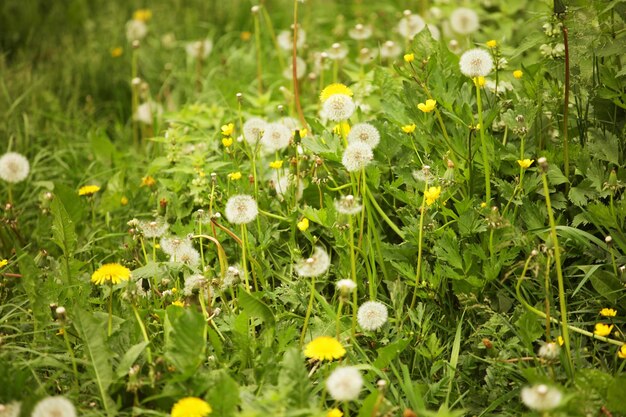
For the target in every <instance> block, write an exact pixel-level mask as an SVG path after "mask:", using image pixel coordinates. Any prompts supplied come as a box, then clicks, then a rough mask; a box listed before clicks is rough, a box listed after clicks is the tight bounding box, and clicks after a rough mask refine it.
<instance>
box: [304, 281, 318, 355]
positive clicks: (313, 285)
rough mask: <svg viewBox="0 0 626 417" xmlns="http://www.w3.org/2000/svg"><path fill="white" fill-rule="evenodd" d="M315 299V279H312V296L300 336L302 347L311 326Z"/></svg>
mask: <svg viewBox="0 0 626 417" xmlns="http://www.w3.org/2000/svg"><path fill="white" fill-rule="evenodd" d="M314 298H315V277H311V294H310V296H309V304H308V305H307V307H306V314H305V315H304V324H303V325H302V333H301V334H300V347H302V346H303V345H304V337H305V335H306V330H307V327H308V326H309V318H310V317H311V311H312V310H313V299H314Z"/></svg>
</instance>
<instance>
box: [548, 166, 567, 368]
mask: <svg viewBox="0 0 626 417" xmlns="http://www.w3.org/2000/svg"><path fill="white" fill-rule="evenodd" d="M546 170H547V167H546V169H542V172H541V179H542V181H543V193H544V195H545V199H546V207H547V209H548V219H549V221H550V236H551V238H552V244H553V245H554V262H555V263H556V276H557V280H558V284H559V305H560V310H561V322H562V327H563V340H564V341H565V353H566V356H567V364H568V366H567V367H566V371H567V373H568V375H569V377H570V378H573V376H574V364H573V362H572V352H571V350H570V340H569V331H568V327H567V302H566V300H565V285H564V283H563V271H562V269H561V249H560V247H559V239H558V236H557V233H556V223H555V221H554V213H553V212H552V204H551V202H550V189H549V187H548V175H547V173H546Z"/></svg>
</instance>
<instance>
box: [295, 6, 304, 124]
mask: <svg viewBox="0 0 626 417" xmlns="http://www.w3.org/2000/svg"><path fill="white" fill-rule="evenodd" d="M297 42H298V0H293V48H292V55H291V66H292V72H291V74H292V76H293V98H294V103H295V105H296V110H297V111H298V118H299V119H300V123H301V124H302V128H303V129H306V128H307V124H306V120H305V119H304V113H303V112H302V105H301V104H300V91H299V86H298V66H297V61H296V60H297V55H296V53H297V51H298V47H297Z"/></svg>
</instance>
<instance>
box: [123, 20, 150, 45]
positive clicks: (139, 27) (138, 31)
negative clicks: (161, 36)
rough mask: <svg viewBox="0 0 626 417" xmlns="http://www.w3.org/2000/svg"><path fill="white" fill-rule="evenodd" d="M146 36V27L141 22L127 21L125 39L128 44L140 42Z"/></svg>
mask: <svg viewBox="0 0 626 417" xmlns="http://www.w3.org/2000/svg"><path fill="white" fill-rule="evenodd" d="M147 34H148V25H146V23H145V22H143V21H141V20H134V19H133V20H129V21H128V22H127V23H126V39H128V41H129V42H134V41H140V40H142V39H143V38H145V37H146V35H147Z"/></svg>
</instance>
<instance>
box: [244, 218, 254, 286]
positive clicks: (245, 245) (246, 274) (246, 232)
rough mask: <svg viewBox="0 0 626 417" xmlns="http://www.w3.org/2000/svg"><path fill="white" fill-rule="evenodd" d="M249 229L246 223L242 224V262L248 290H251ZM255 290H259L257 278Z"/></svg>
mask: <svg viewBox="0 0 626 417" xmlns="http://www.w3.org/2000/svg"><path fill="white" fill-rule="evenodd" d="M247 234H248V230H247V228H246V225H245V224H242V225H241V263H242V264H243V281H244V283H245V284H246V291H247V292H250V281H249V280H248V259H247V258H248V236H247ZM254 290H255V291H256V290H257V286H256V278H255V280H254Z"/></svg>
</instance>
